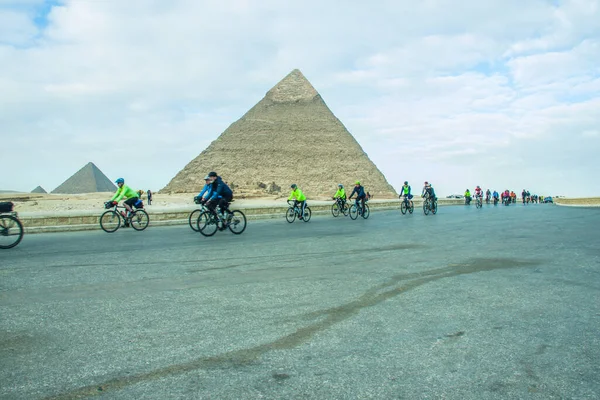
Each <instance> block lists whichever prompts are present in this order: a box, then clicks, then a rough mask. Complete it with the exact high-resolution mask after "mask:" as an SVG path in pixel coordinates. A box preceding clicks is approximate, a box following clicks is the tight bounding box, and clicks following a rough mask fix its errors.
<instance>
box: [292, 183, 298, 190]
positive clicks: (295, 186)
mask: <svg viewBox="0 0 600 400" xmlns="http://www.w3.org/2000/svg"><path fill="white" fill-rule="evenodd" d="M290 187H291V188H292V189H296V188H297V187H298V186H297V185H296V184H295V183H292V186H290Z"/></svg>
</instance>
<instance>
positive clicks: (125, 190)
mask: <svg viewBox="0 0 600 400" xmlns="http://www.w3.org/2000/svg"><path fill="white" fill-rule="evenodd" d="M115 183H116V184H117V186H118V188H117V191H116V192H115V195H114V196H113V197H112V199H110V201H111V202H112V203H113V205H117V204H118V203H119V201H121V200H122V199H123V198H125V199H127V200H125V201H124V202H123V206H125V208H126V209H127V216H129V214H130V213H132V212H133V207H134V206H136V205H138V204H140V203H141V200H140V197H139V196H138V194H137V192H136V191H135V190H133V189H132V188H130V187H129V186H127V185H126V184H125V179H123V178H119V179H117V180H116V181H115ZM138 202H140V203H138ZM125 226H129V223H128V222H127V221H126V222H125Z"/></svg>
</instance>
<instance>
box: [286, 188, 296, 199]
mask: <svg viewBox="0 0 600 400" xmlns="http://www.w3.org/2000/svg"><path fill="white" fill-rule="evenodd" d="M295 197H296V193H295V191H294V190H292V193H290V198H289V199H288V201H290V200H294V198H295Z"/></svg>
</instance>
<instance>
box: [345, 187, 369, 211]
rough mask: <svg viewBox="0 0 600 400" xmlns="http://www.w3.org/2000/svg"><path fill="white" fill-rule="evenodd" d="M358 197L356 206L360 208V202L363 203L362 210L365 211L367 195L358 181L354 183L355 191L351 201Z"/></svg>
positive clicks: (351, 195) (350, 198)
mask: <svg viewBox="0 0 600 400" xmlns="http://www.w3.org/2000/svg"><path fill="white" fill-rule="evenodd" d="M354 195H356V206H357V207H358V202H359V201H360V202H361V205H362V209H363V210H364V209H365V200H366V198H367V194H366V193H365V188H364V187H362V186H361V184H360V181H356V183H354V190H353V191H352V193H351V194H350V197H349V198H348V199H349V200H352V197H354Z"/></svg>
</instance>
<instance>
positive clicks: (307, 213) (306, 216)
mask: <svg viewBox="0 0 600 400" xmlns="http://www.w3.org/2000/svg"><path fill="white" fill-rule="evenodd" d="M311 216H312V212H311V211H310V207H306V208H305V209H304V215H303V216H302V220H303V221H304V222H308V221H310V217H311Z"/></svg>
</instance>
